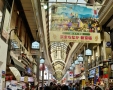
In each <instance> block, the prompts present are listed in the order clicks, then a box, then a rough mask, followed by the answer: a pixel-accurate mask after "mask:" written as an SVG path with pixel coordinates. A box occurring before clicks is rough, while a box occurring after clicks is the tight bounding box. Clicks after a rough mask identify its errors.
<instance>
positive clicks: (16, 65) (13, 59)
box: [11, 57, 25, 71]
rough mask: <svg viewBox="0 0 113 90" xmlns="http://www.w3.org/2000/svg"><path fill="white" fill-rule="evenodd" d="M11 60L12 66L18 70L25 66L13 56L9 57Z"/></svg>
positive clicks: (22, 69)
mask: <svg viewBox="0 0 113 90" xmlns="http://www.w3.org/2000/svg"><path fill="white" fill-rule="evenodd" d="M11 60H12V61H13V62H14V66H15V67H16V68H17V69H18V70H19V71H25V68H24V66H23V64H22V63H21V62H19V61H18V60H16V59H15V58H13V57H11Z"/></svg>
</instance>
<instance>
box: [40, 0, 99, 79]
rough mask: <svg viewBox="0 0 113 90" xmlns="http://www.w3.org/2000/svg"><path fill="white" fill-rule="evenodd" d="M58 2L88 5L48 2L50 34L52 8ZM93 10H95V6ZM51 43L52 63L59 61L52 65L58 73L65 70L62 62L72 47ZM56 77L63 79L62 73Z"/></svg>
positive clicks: (74, 0)
mask: <svg viewBox="0 0 113 90" xmlns="http://www.w3.org/2000/svg"><path fill="white" fill-rule="evenodd" d="M43 1H45V0H42V1H41V2H43ZM52 2H55V3H52ZM57 2H60V3H63V4H70V3H74V4H71V5H75V3H77V4H79V5H86V2H85V0H48V1H47V2H46V3H48V5H49V7H48V9H49V32H51V30H50V29H51V20H52V17H51V7H52V6H54V5H55V4H57V5H58V3H57ZM96 5H97V3H96ZM96 7H97V6H96ZM92 8H95V5H94V7H92ZM99 8H100V7H99ZM50 43H51V44H50V47H51V48H50V49H51V50H50V51H51V58H52V62H54V61H56V60H58V61H56V62H54V63H52V65H53V67H54V68H55V71H57V70H58V69H62V70H63V68H64V67H63V66H64V64H63V63H62V62H61V60H62V61H65V59H66V52H67V51H68V52H69V48H70V45H69V43H65V42H50ZM56 76H57V78H61V77H62V74H61V72H59V71H57V72H56Z"/></svg>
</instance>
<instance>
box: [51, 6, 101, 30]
mask: <svg viewBox="0 0 113 90" xmlns="http://www.w3.org/2000/svg"><path fill="white" fill-rule="evenodd" d="M51 16H52V17H51V28H50V30H51V31H82V32H98V31H99V30H100V27H99V22H98V10H94V9H92V8H88V7H86V6H80V5H71V4H65V5H64V4H56V5H55V6H53V8H52V14H51Z"/></svg>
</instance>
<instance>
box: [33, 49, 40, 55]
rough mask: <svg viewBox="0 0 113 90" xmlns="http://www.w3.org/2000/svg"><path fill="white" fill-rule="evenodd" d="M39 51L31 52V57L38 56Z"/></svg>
mask: <svg viewBox="0 0 113 90" xmlns="http://www.w3.org/2000/svg"><path fill="white" fill-rule="evenodd" d="M39 53H40V52H39V50H31V55H39Z"/></svg>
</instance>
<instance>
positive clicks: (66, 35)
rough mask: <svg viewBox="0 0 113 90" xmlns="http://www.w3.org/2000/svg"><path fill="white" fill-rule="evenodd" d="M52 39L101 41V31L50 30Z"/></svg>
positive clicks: (61, 40) (81, 41)
mask: <svg viewBox="0 0 113 90" xmlns="http://www.w3.org/2000/svg"><path fill="white" fill-rule="evenodd" d="M50 41H53V42H54V41H58V42H80V43H100V42H101V40H100V33H89V32H73V31H50Z"/></svg>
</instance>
